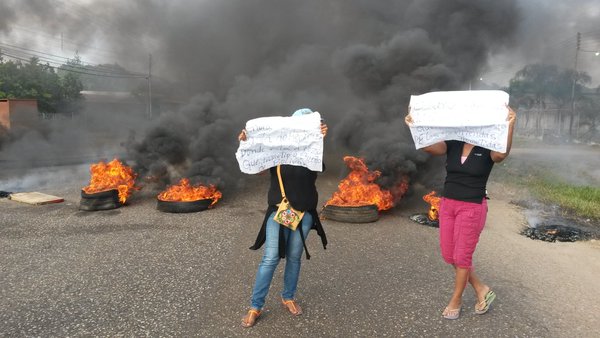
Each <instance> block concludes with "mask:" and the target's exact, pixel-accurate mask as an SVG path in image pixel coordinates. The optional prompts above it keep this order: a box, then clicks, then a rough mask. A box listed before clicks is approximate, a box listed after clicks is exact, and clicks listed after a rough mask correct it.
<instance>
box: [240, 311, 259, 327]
mask: <svg viewBox="0 0 600 338" xmlns="http://www.w3.org/2000/svg"><path fill="white" fill-rule="evenodd" d="M261 313H262V311H260V310H256V309H250V310H249V311H248V314H246V316H244V318H242V326H243V327H253V326H254V324H256V320H257V319H258V317H260V314H261Z"/></svg>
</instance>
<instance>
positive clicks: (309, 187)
mask: <svg viewBox="0 0 600 338" xmlns="http://www.w3.org/2000/svg"><path fill="white" fill-rule="evenodd" d="M323 170H325V164H323ZM269 171H270V172H271V186H270V187H269V194H268V203H269V207H268V208H267V212H266V213H265V218H264V220H263V223H262V225H261V227H260V230H259V231H258V235H257V236H256V240H255V241H254V245H252V246H251V247H250V249H252V250H258V249H259V248H260V247H261V246H262V245H263V244H264V243H265V240H266V229H267V221H268V220H269V218H270V217H272V214H273V213H274V212H275V211H277V206H276V205H277V204H279V203H281V199H282V198H283V197H282V196H281V189H280V188H279V179H278V178H277V167H273V168H271V169H269ZM281 179H282V180H283V189H284V190H285V195H286V197H287V199H288V201H289V202H290V204H291V205H292V207H293V208H294V209H298V210H300V211H305V212H307V213H310V214H311V215H312V218H313V224H312V225H311V230H312V229H314V230H316V231H317V234H319V237H321V243H322V244H323V249H325V248H326V247H327V236H326V235H325V230H324V229H323V225H322V224H321V220H320V219H319V215H318V213H317V203H318V200H319V194H318V193H317V186H316V184H315V183H316V181H317V172H315V171H312V170H310V169H308V168H305V167H300V166H292V165H282V166H281ZM296 231H300V237H301V238H302V245H303V246H304V251H305V252H306V258H307V259H310V254H309V253H308V249H307V247H306V243H305V242H304V235H303V234H302V231H301V230H296ZM286 247H287V243H286V242H285V236H284V235H283V226H280V227H279V257H280V258H285V252H286V249H285V248H286Z"/></svg>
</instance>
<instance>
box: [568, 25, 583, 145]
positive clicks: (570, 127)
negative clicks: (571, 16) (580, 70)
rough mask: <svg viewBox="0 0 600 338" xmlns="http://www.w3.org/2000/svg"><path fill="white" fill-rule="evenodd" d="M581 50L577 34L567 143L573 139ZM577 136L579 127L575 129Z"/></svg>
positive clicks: (579, 37) (578, 34) (579, 38)
mask: <svg viewBox="0 0 600 338" xmlns="http://www.w3.org/2000/svg"><path fill="white" fill-rule="evenodd" d="M580 49H581V33H579V32H577V48H576V49H575V66H574V67H573V85H572V87H571V118H570V121H569V141H571V138H572V137H573V116H574V115H575V85H576V84H577V59H578V57H579V50H580ZM577 125H579V121H577ZM577 133H578V134H579V127H578V128H577Z"/></svg>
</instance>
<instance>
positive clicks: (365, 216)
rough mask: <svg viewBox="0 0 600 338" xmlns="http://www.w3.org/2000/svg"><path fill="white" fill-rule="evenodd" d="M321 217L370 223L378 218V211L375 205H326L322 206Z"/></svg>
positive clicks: (348, 221)
mask: <svg viewBox="0 0 600 338" xmlns="http://www.w3.org/2000/svg"><path fill="white" fill-rule="evenodd" d="M321 217H323V218H325V219H330V220H332V221H338V222H346V223H370V222H375V221H377V220H378V219H379V211H378V210H377V206H376V205H363V206H357V207H350V206H338V205H327V206H325V207H324V208H323V211H322V212H321Z"/></svg>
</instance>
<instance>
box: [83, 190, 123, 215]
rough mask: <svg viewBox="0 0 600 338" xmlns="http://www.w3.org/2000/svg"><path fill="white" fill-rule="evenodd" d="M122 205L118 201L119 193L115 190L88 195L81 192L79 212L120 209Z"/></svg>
mask: <svg viewBox="0 0 600 338" xmlns="http://www.w3.org/2000/svg"><path fill="white" fill-rule="evenodd" d="M122 205H123V204H122V203H121V202H120V201H119V191H118V190H117V189H112V190H107V191H100V192H97V193H93V194H88V193H86V192H85V191H83V190H81V201H80V202H79V210H84V211H99V210H110V209H116V208H119V207H121V206H122Z"/></svg>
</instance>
